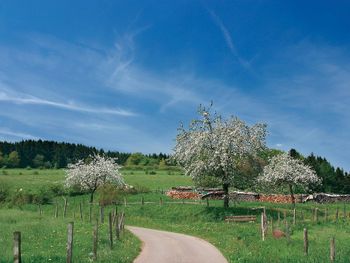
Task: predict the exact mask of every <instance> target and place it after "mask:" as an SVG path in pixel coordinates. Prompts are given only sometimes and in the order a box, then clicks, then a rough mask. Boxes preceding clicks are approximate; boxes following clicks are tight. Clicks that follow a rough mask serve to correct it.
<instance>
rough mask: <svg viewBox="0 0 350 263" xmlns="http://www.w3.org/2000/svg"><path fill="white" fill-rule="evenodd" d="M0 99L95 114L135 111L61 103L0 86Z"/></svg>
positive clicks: (116, 113)
mask: <svg viewBox="0 0 350 263" xmlns="http://www.w3.org/2000/svg"><path fill="white" fill-rule="evenodd" d="M0 101H5V102H10V103H15V104H31V105H44V106H49V107H55V108H60V109H64V110H70V111H78V112H86V113H96V114H112V115H120V116H135V113H133V112H131V111H127V110H122V109H111V108H93V107H89V106H82V105H78V104H75V103H62V102H57V101H52V100H47V99H41V98H38V97H35V96H31V95H28V94H23V93H18V92H13V91H12V92H11V91H10V92H9V90H5V89H2V88H1V87H0Z"/></svg>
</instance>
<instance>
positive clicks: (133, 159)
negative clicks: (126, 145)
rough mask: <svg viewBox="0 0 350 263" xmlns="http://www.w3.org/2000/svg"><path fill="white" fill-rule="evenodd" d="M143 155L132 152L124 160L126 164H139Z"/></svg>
mask: <svg viewBox="0 0 350 263" xmlns="http://www.w3.org/2000/svg"><path fill="white" fill-rule="evenodd" d="M144 158H145V157H144V155H143V154H142V153H133V154H131V155H130V156H129V158H128V159H127V160H126V166H134V165H139V164H141V162H142V161H143V160H144Z"/></svg>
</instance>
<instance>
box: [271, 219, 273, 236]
mask: <svg viewBox="0 0 350 263" xmlns="http://www.w3.org/2000/svg"><path fill="white" fill-rule="evenodd" d="M271 235H272V236H273V217H271Z"/></svg>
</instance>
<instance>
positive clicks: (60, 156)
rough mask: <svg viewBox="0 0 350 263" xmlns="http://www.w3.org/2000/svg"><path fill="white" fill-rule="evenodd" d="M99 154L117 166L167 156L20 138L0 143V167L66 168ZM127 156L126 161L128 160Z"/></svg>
mask: <svg viewBox="0 0 350 263" xmlns="http://www.w3.org/2000/svg"><path fill="white" fill-rule="evenodd" d="M95 154H100V155H106V156H108V157H112V158H116V159H117V163H118V164H120V165H126V164H130V165H131V164H134V165H138V164H140V165H147V164H157V165H158V164H159V163H161V162H162V161H164V160H165V159H168V158H169V156H168V155H166V154H163V153H159V154H155V153H154V154H149V155H144V154H141V153H134V154H132V153H125V152H119V151H104V150H103V149H97V148H96V147H89V146H85V145H82V144H75V143H66V142H55V141H45V140H23V141H19V142H6V141H1V142H0V167H7V168H27V167H31V168H66V167H67V165H68V164H69V163H75V162H77V161H78V160H82V159H87V158H89V156H92V155H95ZM128 159H129V161H128Z"/></svg>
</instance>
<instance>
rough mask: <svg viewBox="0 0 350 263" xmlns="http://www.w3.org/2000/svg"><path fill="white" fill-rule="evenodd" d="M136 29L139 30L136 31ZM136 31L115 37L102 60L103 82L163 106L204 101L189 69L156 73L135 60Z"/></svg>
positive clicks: (120, 90)
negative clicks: (104, 80) (112, 46)
mask: <svg viewBox="0 0 350 263" xmlns="http://www.w3.org/2000/svg"><path fill="white" fill-rule="evenodd" d="M138 32H139V31H138ZM136 36H137V34H136V33H128V34H125V35H124V36H123V37H121V38H120V39H118V41H117V42H116V44H115V49H114V50H112V51H111V52H109V53H110V55H109V57H108V59H107V60H106V61H105V63H102V64H101V67H100V69H101V72H103V74H102V77H103V79H107V81H106V85H107V86H109V87H110V88H112V89H113V90H116V91H118V92H122V93H125V94H129V95H132V96H135V97H141V98H145V99H147V100H150V101H156V102H158V103H159V104H161V105H162V106H161V107H160V109H161V110H164V109H166V108H168V107H170V106H175V105H176V104H178V103H186V102H187V103H192V104H197V103H199V102H201V101H203V99H202V97H201V96H200V95H199V94H198V89H197V87H196V86H194V85H193V84H194V82H195V81H196V80H195V79H194V78H193V76H192V75H191V74H190V73H183V72H180V71H178V70H177V69H174V70H172V71H171V72H170V73H169V74H155V73H153V72H151V71H150V70H147V69H146V68H144V67H143V66H140V65H138V64H137V63H136V62H135V52H136V51H135V40H134V39H135V37H136Z"/></svg>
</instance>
